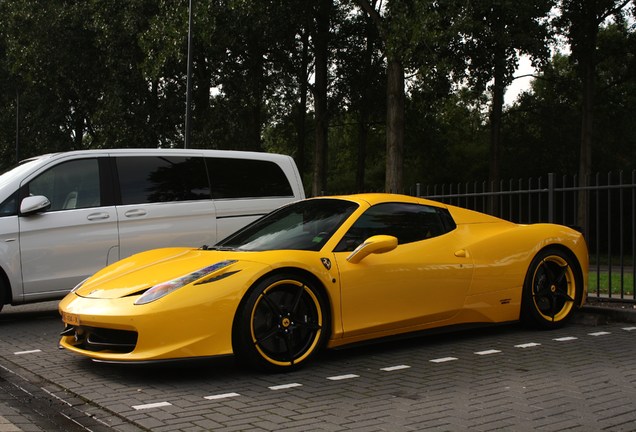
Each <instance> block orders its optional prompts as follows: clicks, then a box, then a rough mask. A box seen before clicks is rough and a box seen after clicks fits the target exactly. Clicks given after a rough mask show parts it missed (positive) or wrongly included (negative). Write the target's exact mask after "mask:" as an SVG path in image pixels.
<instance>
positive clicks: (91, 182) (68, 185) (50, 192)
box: [18, 157, 118, 301]
mask: <svg viewBox="0 0 636 432" xmlns="http://www.w3.org/2000/svg"><path fill="white" fill-rule="evenodd" d="M103 169H104V165H103V162H100V160H99V159H98V158H96V157H93V158H82V159H73V160H66V161H62V162H60V163H57V164H56V165H54V166H52V167H50V168H47V169H45V170H44V171H43V172H41V173H39V174H38V175H37V176H36V177H35V178H32V179H28V180H26V181H25V182H24V184H23V185H22V189H21V190H22V191H23V192H22V196H29V195H31V196H35V195H43V196H45V197H46V198H48V199H49V201H50V202H51V206H50V208H49V210H47V211H45V212H41V213H37V214H32V215H28V216H25V215H20V216H19V218H18V223H19V233H20V234H19V243H20V259H21V263H22V281H23V282H22V289H23V293H24V299H25V300H26V301H28V300H29V299H37V298H53V297H59V296H61V295H62V294H63V293H65V292H67V291H69V290H71V289H72V288H73V287H74V286H75V285H76V284H77V283H79V282H80V281H81V280H83V279H85V278H86V277H88V276H90V275H92V274H93V273H95V272H96V271H97V270H99V269H101V268H102V267H104V266H106V265H107V264H108V261H109V254H111V255H112V254H114V255H116V254H117V244H118V235H117V214H116V211H115V207H114V206H113V205H112V203H109V202H108V201H109V198H108V197H107V195H108V193H107V191H105V190H104V189H103V187H102V183H101V182H100V170H102V171H103Z"/></svg>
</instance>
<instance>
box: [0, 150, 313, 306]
mask: <svg viewBox="0 0 636 432" xmlns="http://www.w3.org/2000/svg"><path fill="white" fill-rule="evenodd" d="M304 197H305V194H304V190H303V186H302V182H301V179H300V176H299V174H298V169H297V168H296V165H295V163H294V161H293V159H292V158H291V157H289V156H284V155H277V154H268V153H252V152H238V151H222V150H190V149H188V150H173V149H171V150H166V149H123V150H85V151H74V152H68V153H57V154H48V155H44V156H39V157H35V158H32V159H29V160H26V161H24V162H23V163H22V164H20V165H18V166H17V167H15V168H13V169H12V170H10V171H8V172H6V173H4V174H2V176H0V309H1V308H2V305H4V304H20V303H28V302H35V301H44V300H52V299H57V298H61V297H63V296H64V295H65V294H66V293H67V292H68V291H70V290H71V289H72V288H73V287H74V286H75V285H76V284H77V283H79V282H80V281H81V280H83V279H84V278H86V277H88V276H90V275H91V274H93V273H95V272H96V271H97V270H99V269H101V268H102V267H104V266H106V265H109V264H112V263H114V262H115V261H118V260H120V259H122V258H125V257H127V256H129V255H131V254H133V253H137V252H140V251H143V250H147V249H153V248H158V247H165V246H202V245H206V244H207V245H212V244H214V243H216V242H217V241H218V240H221V239H222V238H223V237H225V236H227V235H229V234H231V233H232V232H234V231H236V230H237V229H239V228H241V227H243V226H244V225H246V224H248V223H249V222H252V221H254V220H255V219H257V218H259V217H260V216H262V215H264V214H266V213H269V212H270V211H272V210H274V209H275V208H277V207H279V206H281V205H283V204H286V203H288V202H291V201H296V200H300V199H303V198H304Z"/></svg>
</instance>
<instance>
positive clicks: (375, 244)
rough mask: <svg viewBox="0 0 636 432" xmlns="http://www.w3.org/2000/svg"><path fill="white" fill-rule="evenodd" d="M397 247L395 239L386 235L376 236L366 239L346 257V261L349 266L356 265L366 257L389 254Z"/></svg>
mask: <svg viewBox="0 0 636 432" xmlns="http://www.w3.org/2000/svg"><path fill="white" fill-rule="evenodd" d="M397 245H398V240H397V238H395V237H393V236H388V235H376V236H373V237H369V238H368V239H366V240H365V241H364V242H363V243H362V244H361V245H360V246H358V247H357V248H356V249H355V250H354V251H353V252H351V254H350V255H349V256H348V257H347V261H349V262H350V263H351V264H357V263H359V262H360V261H362V260H363V259H364V258H365V257H366V256H368V255H371V254H374V253H375V254H380V253H385V252H390V251H392V250H393V249H395V248H396V247H397Z"/></svg>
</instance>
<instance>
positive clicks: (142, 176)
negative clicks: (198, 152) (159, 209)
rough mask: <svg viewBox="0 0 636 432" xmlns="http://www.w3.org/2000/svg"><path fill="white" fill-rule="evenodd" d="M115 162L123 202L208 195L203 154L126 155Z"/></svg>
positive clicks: (127, 203)
mask: <svg viewBox="0 0 636 432" xmlns="http://www.w3.org/2000/svg"><path fill="white" fill-rule="evenodd" d="M116 163H117V172H118V175H119V187H120V193H121V202H122V204H123V205H129V204H145V203H159V202H173V201H189V200H200V199H210V185H209V182H208V177H207V173H206V170H205V164H204V161H203V158H200V157H181V156H125V157H118V158H116Z"/></svg>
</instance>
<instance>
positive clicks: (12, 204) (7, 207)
mask: <svg viewBox="0 0 636 432" xmlns="http://www.w3.org/2000/svg"><path fill="white" fill-rule="evenodd" d="M17 198H18V193H17V192H14V193H13V194H12V195H11V196H10V197H9V198H7V199H6V200H4V202H3V203H2V204H0V217H3V216H15V215H16V214H17V213H18V205H17V201H18V200H17Z"/></svg>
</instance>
